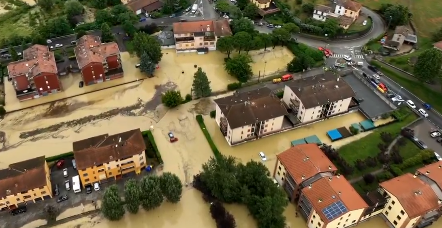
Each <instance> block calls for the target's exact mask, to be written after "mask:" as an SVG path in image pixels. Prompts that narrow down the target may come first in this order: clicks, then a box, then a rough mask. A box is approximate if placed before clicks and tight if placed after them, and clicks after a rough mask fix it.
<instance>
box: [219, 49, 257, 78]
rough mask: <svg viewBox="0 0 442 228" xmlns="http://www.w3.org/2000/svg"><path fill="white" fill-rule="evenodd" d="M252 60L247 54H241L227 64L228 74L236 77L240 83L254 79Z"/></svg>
mask: <svg viewBox="0 0 442 228" xmlns="http://www.w3.org/2000/svg"><path fill="white" fill-rule="evenodd" d="M251 62H252V58H250V56H249V55H246V54H239V55H236V56H234V57H233V58H231V59H228V60H227V61H226V62H225V66H224V67H225V69H226V71H227V73H229V74H230V75H232V76H234V77H235V78H236V79H238V81H240V82H247V81H248V80H249V79H250V78H251V77H252V74H253V72H252V67H251V66H250V63H251Z"/></svg>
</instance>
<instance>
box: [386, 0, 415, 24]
mask: <svg viewBox="0 0 442 228" xmlns="http://www.w3.org/2000/svg"><path fill="white" fill-rule="evenodd" d="M383 15H384V18H385V19H386V20H387V21H388V24H389V25H390V28H395V27H396V26H398V25H405V24H408V22H409V21H410V19H411V17H412V14H411V13H410V10H409V9H408V7H406V6H403V5H400V4H395V5H389V6H387V8H385V10H384V12H383Z"/></svg>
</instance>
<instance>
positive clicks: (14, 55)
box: [8, 47, 19, 61]
mask: <svg viewBox="0 0 442 228" xmlns="http://www.w3.org/2000/svg"><path fill="white" fill-rule="evenodd" d="M8 52H9V54H10V55H11V59H12V60H13V61H17V60H18V59H19V56H18V54H17V51H16V50H15V48H13V47H9V50H8Z"/></svg>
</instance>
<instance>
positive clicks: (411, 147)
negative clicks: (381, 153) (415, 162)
mask: <svg viewBox="0 0 442 228" xmlns="http://www.w3.org/2000/svg"><path fill="white" fill-rule="evenodd" d="M419 151H420V149H419V148H418V147H417V146H416V145H415V144H414V143H412V142H411V141H410V140H407V144H405V146H401V147H400V149H399V154H400V155H401V157H402V159H403V160H406V159H408V158H411V157H413V156H414V155H416V154H418V153H419Z"/></svg>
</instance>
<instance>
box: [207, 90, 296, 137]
mask: <svg viewBox="0 0 442 228" xmlns="http://www.w3.org/2000/svg"><path fill="white" fill-rule="evenodd" d="M215 104H216V108H215V110H216V115H215V121H216V123H217V125H218V126H219V128H220V130H221V133H222V134H223V136H224V138H225V139H226V140H227V142H228V143H229V145H234V144H237V143H240V142H244V141H248V140H253V139H258V138H261V137H263V136H265V135H269V134H272V133H275V132H278V131H281V130H282V129H283V121H284V117H285V115H287V114H288V113H287V110H286V108H285V107H284V106H283V104H282V103H281V101H280V100H279V99H278V98H277V97H276V96H275V95H274V94H273V93H272V91H271V90H270V89H268V88H261V89H257V90H253V91H250V92H245V93H235V94H233V95H231V96H227V97H223V98H219V99H216V100H215Z"/></svg>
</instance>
